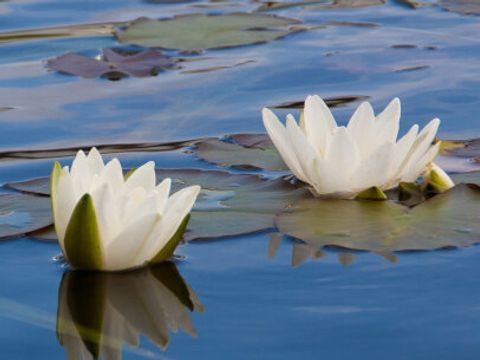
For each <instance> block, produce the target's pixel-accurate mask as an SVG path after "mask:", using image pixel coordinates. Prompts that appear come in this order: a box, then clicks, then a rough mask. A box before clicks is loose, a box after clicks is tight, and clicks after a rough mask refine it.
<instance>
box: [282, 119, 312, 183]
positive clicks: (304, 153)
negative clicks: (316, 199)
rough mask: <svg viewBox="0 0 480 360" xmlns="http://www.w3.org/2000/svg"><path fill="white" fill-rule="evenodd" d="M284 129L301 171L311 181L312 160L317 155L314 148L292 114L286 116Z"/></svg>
mask: <svg viewBox="0 0 480 360" xmlns="http://www.w3.org/2000/svg"><path fill="white" fill-rule="evenodd" d="M286 130H287V136H288V140H289V141H290V146H291V148H292V149H293V151H294V153H295V156H296V158H297V161H298V164H299V165H300V168H301V170H302V173H303V174H304V175H305V178H306V180H307V182H308V183H312V180H313V179H312V177H314V176H316V173H315V171H313V168H312V166H313V161H314V159H315V158H316V157H317V156H316V152H315V149H314V148H313V147H312V146H311V145H310V143H309V142H308V141H307V138H306V137H305V135H304V133H303V132H302V130H301V129H300V128H299V126H298V125H297V122H296V121H295V119H294V118H293V116H292V115H289V116H287V126H286ZM314 174H315V175H314ZM312 185H313V184H312Z"/></svg>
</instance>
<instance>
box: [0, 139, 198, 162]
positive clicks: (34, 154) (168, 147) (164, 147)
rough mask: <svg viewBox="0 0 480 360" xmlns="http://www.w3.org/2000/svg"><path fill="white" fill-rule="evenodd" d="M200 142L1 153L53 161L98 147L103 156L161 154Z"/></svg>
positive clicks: (4, 156)
mask: <svg viewBox="0 0 480 360" xmlns="http://www.w3.org/2000/svg"><path fill="white" fill-rule="evenodd" d="M198 141H199V140H185V141H172V142H161V143H153V142H152V143H130V144H91V145H85V146H83V147H78V146H77V147H66V148H51V149H48V148H47V149H37V150H7V151H2V152H0V159H5V160H12V159H51V158H58V157H65V156H75V154H76V153H77V152H78V150H88V149H90V148H92V147H96V148H97V149H98V150H99V151H101V152H102V154H118V153H126V152H129V153H133V152H147V151H150V152H161V151H172V150H178V149H181V148H183V147H186V146H191V145H194V144H196V143H197V142H198Z"/></svg>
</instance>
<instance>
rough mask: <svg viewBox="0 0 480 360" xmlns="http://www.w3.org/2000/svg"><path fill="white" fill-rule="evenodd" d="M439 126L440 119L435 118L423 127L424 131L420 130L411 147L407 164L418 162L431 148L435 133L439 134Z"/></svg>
mask: <svg viewBox="0 0 480 360" xmlns="http://www.w3.org/2000/svg"><path fill="white" fill-rule="evenodd" d="M439 126H440V120H439V119H433V120H432V121H430V122H429V123H428V124H427V125H426V126H425V127H424V128H423V129H422V131H420V133H419V134H418V136H417V139H416V140H415V142H414V143H413V146H412V148H411V149H410V152H409V154H408V155H407V157H408V158H409V160H408V161H409V164H407V166H411V165H412V164H414V163H416V162H417V161H418V159H420V158H421V157H422V156H423V155H424V154H425V152H426V151H427V150H428V149H429V148H430V146H432V142H433V140H434V139H435V135H436V134H437V131H438V127H439Z"/></svg>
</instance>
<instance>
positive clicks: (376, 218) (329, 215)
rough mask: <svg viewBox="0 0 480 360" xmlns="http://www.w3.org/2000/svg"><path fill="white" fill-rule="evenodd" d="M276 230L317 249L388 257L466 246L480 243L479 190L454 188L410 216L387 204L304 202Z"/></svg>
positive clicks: (283, 215)
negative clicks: (402, 253)
mask: <svg viewBox="0 0 480 360" xmlns="http://www.w3.org/2000/svg"><path fill="white" fill-rule="evenodd" d="M276 225H277V227H278V229H279V230H280V231H281V232H282V233H284V234H287V235H290V236H292V237H294V238H297V239H300V240H303V241H305V242H306V243H308V244H311V245H312V246H317V247H318V248H321V247H323V246H336V247H342V248H348V249H355V250H367V251H373V252H380V253H388V252H393V251H403V250H434V249H440V248H447V247H463V246H469V245H472V244H475V243H478V242H480V188H479V187H478V186H476V185H465V184H461V185H457V186H456V187H454V188H453V189H451V190H449V191H447V192H445V193H443V194H440V195H437V196H435V197H433V198H430V199H429V200H427V201H425V202H424V203H422V204H420V205H418V206H416V207H414V208H413V209H411V210H409V209H408V208H405V207H403V206H400V205H398V204H396V203H393V202H390V201H377V202H375V201H368V202H362V201H348V200H318V199H314V198H310V199H302V200H300V201H298V202H296V203H295V204H294V205H293V206H291V207H290V208H289V209H287V210H285V211H283V212H281V213H280V214H279V215H278V216H277V217H276Z"/></svg>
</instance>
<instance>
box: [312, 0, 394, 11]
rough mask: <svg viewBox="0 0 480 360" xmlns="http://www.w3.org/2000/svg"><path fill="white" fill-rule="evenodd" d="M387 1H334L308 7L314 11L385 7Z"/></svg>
mask: <svg viewBox="0 0 480 360" xmlns="http://www.w3.org/2000/svg"><path fill="white" fill-rule="evenodd" d="M384 4H385V0H333V1H330V2H329V3H328V4H325V5H315V6H310V7H308V8H309V9H312V10H320V9H343V8H358V7H367V6H378V5H384Z"/></svg>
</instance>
